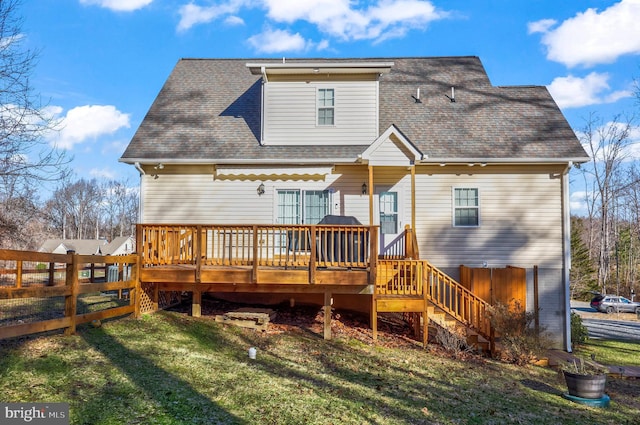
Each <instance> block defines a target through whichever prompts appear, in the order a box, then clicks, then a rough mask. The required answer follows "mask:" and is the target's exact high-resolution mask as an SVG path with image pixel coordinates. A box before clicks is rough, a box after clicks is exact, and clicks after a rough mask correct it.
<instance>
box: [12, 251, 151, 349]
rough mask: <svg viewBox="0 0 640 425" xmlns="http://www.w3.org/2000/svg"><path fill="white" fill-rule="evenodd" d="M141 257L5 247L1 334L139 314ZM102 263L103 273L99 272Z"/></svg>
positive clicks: (69, 330) (68, 327)
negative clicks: (16, 249) (64, 252)
mask: <svg viewBox="0 0 640 425" xmlns="http://www.w3.org/2000/svg"><path fill="white" fill-rule="evenodd" d="M138 262H139V257H138V255H124V256H109V255H106V256H102V255H78V254H75V253H73V252H69V253H67V254H50V253H39V252H27V251H14V250H0V339H3V338H11V337H16V336H22V335H29V334H33V333H39V332H45V331H51V330H56V329H64V330H65V333H67V334H72V333H74V332H75V329H76V326H77V325H79V324H81V323H87V322H92V321H100V320H104V319H108V318H112V317H118V316H123V315H126V314H133V315H135V316H139V315H140V311H139V306H140V302H139V298H140V282H139V280H138V268H139V264H138ZM101 269H104V274H103V275H102V276H100V273H96V272H95V271H96V270H101ZM109 271H114V272H116V273H113V274H114V275H115V276H108V273H109ZM110 277H111V279H109V278H110ZM116 279H117V280H116ZM109 280H113V281H109ZM125 294H126V296H123V295H125Z"/></svg>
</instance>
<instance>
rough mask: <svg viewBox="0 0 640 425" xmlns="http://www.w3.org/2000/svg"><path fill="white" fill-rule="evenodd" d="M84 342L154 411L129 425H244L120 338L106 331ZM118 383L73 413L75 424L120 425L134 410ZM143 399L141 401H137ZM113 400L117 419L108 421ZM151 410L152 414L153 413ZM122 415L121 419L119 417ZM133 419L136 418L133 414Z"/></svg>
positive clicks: (97, 331)
mask: <svg viewBox="0 0 640 425" xmlns="http://www.w3.org/2000/svg"><path fill="white" fill-rule="evenodd" d="M81 336H82V338H83V339H84V340H85V341H86V342H87V343H88V344H89V345H90V346H92V347H93V348H94V349H95V350H96V351H98V352H100V353H101V354H102V355H104V356H105V358H107V359H108V360H109V361H110V363H111V364H112V365H113V366H114V367H117V368H118V369H119V370H120V371H122V372H123V373H124V374H125V375H126V378H127V379H128V381H129V382H130V383H131V385H133V386H135V387H136V389H137V390H139V391H140V392H142V393H143V396H142V397H141V398H143V399H144V400H146V401H147V404H148V405H149V406H152V409H149V407H147V408H146V409H145V408H143V409H142V410H144V413H142V414H140V413H139V414H138V417H131V418H129V420H128V421H127V423H141V424H143V423H149V422H153V423H163V424H164V423H166V424H243V423H244V422H243V421H242V420H240V419H239V418H237V417H236V416H234V415H232V414H230V413H229V412H227V411H226V410H224V409H223V408H221V407H220V406H218V405H217V404H216V403H214V402H213V401H212V400H210V399H209V398H207V397H205V396H203V395H202V394H200V393H199V392H198V391H197V390H196V389H194V388H193V387H192V386H191V385H190V384H189V383H188V382H186V381H185V380H183V379H181V378H179V377H177V376H175V375H173V374H171V373H169V372H167V371H165V370H162V369H160V368H158V366H157V365H156V364H154V362H152V361H151V360H149V359H148V358H146V357H145V356H144V355H141V354H140V353H138V352H136V351H132V350H130V349H128V348H127V347H125V346H123V345H122V344H121V343H120V342H119V341H118V340H117V339H116V338H114V337H113V336H111V335H109V334H108V333H106V332H105V331H104V330H103V329H92V330H90V331H87V332H83V333H82V334H81ZM118 387H119V385H118V384H117V383H113V382H108V385H105V388H104V389H103V395H104V396H105V397H100V398H99V399H97V400H91V401H88V402H85V403H83V404H82V405H81V407H80V408H79V409H78V410H77V411H75V412H73V415H72V416H74V417H75V418H76V420H74V423H82V424H98V423H117V422H114V420H117V418H118V417H120V418H121V417H122V410H125V411H126V409H128V408H130V407H133V406H130V405H129V403H131V402H132V400H130V398H131V397H127V393H126V391H125V390H123V389H122V388H118ZM136 398H137V399H139V398H140V397H136ZM109 400H115V401H117V404H118V405H114V406H112V407H111V410H120V411H119V412H114V417H113V418H111V419H109V418H105V417H104V415H105V411H106V412H107V413H106V414H109V413H108V412H110V408H109V406H107V407H106V408H105V406H104V405H103V404H104V403H105V402H108V401H109ZM149 410H151V411H149ZM117 415H120V416H117ZM132 416H133V414H132Z"/></svg>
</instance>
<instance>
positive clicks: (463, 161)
mask: <svg viewBox="0 0 640 425" xmlns="http://www.w3.org/2000/svg"><path fill="white" fill-rule="evenodd" d="M589 160H590V158H589V157H584V158H431V157H425V158H424V159H422V160H420V161H419V162H417V163H416V165H442V164H444V165H467V164H566V163H572V164H573V163H582V162H588V161H589Z"/></svg>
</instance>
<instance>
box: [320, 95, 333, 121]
mask: <svg viewBox="0 0 640 425" xmlns="http://www.w3.org/2000/svg"><path fill="white" fill-rule="evenodd" d="M334 124H335V91H334V89H318V125H334Z"/></svg>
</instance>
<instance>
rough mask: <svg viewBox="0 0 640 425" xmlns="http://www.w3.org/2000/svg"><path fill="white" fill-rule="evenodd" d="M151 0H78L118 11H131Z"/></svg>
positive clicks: (151, 0)
mask: <svg viewBox="0 0 640 425" xmlns="http://www.w3.org/2000/svg"><path fill="white" fill-rule="evenodd" d="M151 2H153V0H80V4H86V5H97V6H100V7H104V8H106V9H111V10H114V11H118V12H132V11H134V10H138V9H142V8H143V7H145V6H148V5H150V4H151Z"/></svg>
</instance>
